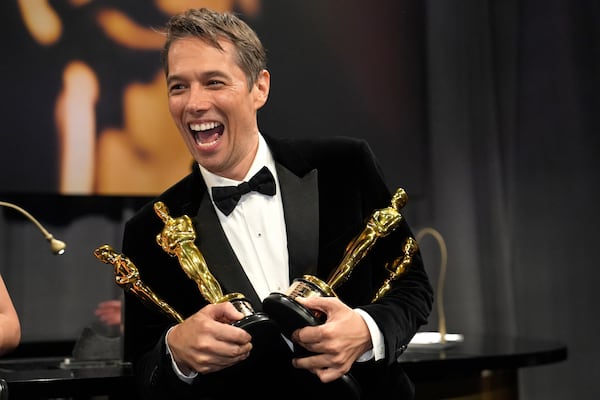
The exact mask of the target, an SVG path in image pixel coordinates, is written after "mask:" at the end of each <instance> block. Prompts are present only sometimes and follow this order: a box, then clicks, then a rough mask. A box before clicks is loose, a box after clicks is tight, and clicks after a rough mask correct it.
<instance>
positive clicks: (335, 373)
mask: <svg viewBox="0 0 600 400" xmlns="http://www.w3.org/2000/svg"><path fill="white" fill-rule="evenodd" d="M292 365H293V366H294V367H295V368H301V369H306V370H308V371H310V372H311V373H313V374H315V375H317V376H318V377H319V379H320V380H321V382H323V383H327V382H332V381H334V380H336V379H338V378H340V377H342V375H344V374H346V373H347V372H348V371H349V370H350V368H349V366H347V365H346V364H344V363H342V362H338V361H337V360H336V358H335V357H332V356H331V355H327V354H318V355H315V356H310V357H302V358H295V359H293V360H292Z"/></svg>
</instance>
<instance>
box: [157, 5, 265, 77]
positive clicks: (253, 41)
mask: <svg viewBox="0 0 600 400" xmlns="http://www.w3.org/2000/svg"><path fill="white" fill-rule="evenodd" d="M165 34H166V41H165V45H164V47H163V50H162V53H161V61H162V66H163V69H164V71H165V74H166V75H168V73H169V66H168V55H169V49H170V47H171V45H172V44H173V42H175V41H176V40H178V39H182V38H185V37H195V38H199V39H201V40H204V41H205V42H206V43H208V44H210V45H211V46H214V47H215V48H217V49H219V50H223V47H221V45H220V44H219V40H222V39H225V40H228V41H230V42H231V43H232V44H233V46H234V47H235V49H236V53H237V56H236V58H237V64H238V66H239V67H240V68H241V69H242V71H244V73H245V74H246V79H247V81H248V88H252V86H253V85H254V83H255V82H256V79H257V78H258V75H259V74H260V72H261V71H262V70H264V69H265V68H266V67H267V55H266V51H265V48H264V47H263V44H262V42H261V41H260V39H259V38H258V35H257V34H256V32H255V31H254V30H253V29H252V28H250V26H249V25H248V24H247V23H246V22H244V21H242V20H241V19H240V18H238V17H237V16H235V15H234V14H231V13H228V12H223V13H221V12H216V11H212V10H209V9H207V8H198V9H196V8H194V9H189V10H187V11H185V12H183V13H181V14H177V15H174V16H173V17H171V18H170V19H169V21H168V22H167V25H166V32H165Z"/></svg>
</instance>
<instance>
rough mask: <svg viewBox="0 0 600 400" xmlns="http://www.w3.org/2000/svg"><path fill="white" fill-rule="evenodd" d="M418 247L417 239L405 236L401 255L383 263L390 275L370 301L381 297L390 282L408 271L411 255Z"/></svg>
mask: <svg viewBox="0 0 600 400" xmlns="http://www.w3.org/2000/svg"><path fill="white" fill-rule="evenodd" d="M418 249H419V245H418V244H417V241H416V240H415V239H414V238H412V237H408V238H406V241H405V242H404V246H403V247H402V252H403V254H402V256H400V257H398V258H396V259H395V260H394V261H392V262H389V263H386V264H385V269H387V270H388V272H389V273H390V276H389V277H388V278H386V280H385V281H384V282H383V284H382V285H381V287H380V288H379V290H377V293H375V296H374V297H373V300H371V302H375V301H377V300H379V299H381V298H382V297H383V296H384V295H385V294H386V293H387V292H388V291H389V290H390V289H391V288H392V282H393V281H395V280H396V279H398V278H400V277H401V276H402V275H404V274H405V273H406V271H408V268H409V266H410V264H411V263H412V258H413V255H414V254H415V253H416V252H417V250H418Z"/></svg>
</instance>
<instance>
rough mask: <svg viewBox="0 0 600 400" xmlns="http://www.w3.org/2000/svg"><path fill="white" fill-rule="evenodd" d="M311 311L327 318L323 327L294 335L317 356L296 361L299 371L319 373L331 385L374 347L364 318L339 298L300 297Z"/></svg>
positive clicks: (300, 300)
mask: <svg viewBox="0 0 600 400" xmlns="http://www.w3.org/2000/svg"><path fill="white" fill-rule="evenodd" d="M296 300H297V301H298V302H299V303H301V304H302V305H304V306H305V307H307V308H309V309H311V310H318V311H321V312H322V313H324V314H326V315H327V320H326V321H325V323H324V324H322V325H317V326H307V327H304V328H301V329H297V330H295V331H294V332H293V333H292V340H293V341H294V342H295V343H296V344H298V345H300V346H302V347H304V348H305V349H307V350H309V351H310V352H312V353H316V354H315V355H311V356H308V357H302V358H295V359H294V361H293V363H294V367H296V368H304V369H307V370H309V371H310V372H312V373H313V374H316V375H317V376H318V377H319V379H320V380H321V381H322V382H325V383H327V382H331V381H334V380H336V379H338V378H340V377H341V376H342V375H344V374H345V373H347V372H348V371H349V370H350V368H351V367H352V364H353V363H354V361H356V360H357V359H358V358H359V357H360V356H361V355H362V354H363V353H365V352H366V351H368V350H370V349H371V348H372V347H373V346H372V343H371V335H370V333H369V328H368V327H367V324H366V323H365V321H364V320H363V318H362V317H361V316H360V315H359V314H358V313H356V312H355V311H353V310H352V309H351V308H349V307H348V306H347V305H345V304H344V303H342V302H341V301H340V300H339V299H338V298H336V297H311V298H307V299H304V298H297V299H296Z"/></svg>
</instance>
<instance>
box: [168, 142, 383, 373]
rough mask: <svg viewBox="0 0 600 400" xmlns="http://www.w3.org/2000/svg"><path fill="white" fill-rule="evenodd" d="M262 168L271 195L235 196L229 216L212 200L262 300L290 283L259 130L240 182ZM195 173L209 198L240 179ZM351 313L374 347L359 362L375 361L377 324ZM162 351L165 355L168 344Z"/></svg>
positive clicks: (379, 351) (281, 221)
mask: <svg viewBox="0 0 600 400" xmlns="http://www.w3.org/2000/svg"><path fill="white" fill-rule="evenodd" d="M263 166H266V167H267V168H268V169H269V171H271V173H272V174H273V177H274V178H275V185H276V193H275V195H274V196H268V195H265V194H262V193H258V192H249V193H247V194H245V195H243V196H242V197H241V198H240V200H239V202H238V204H237V206H236V207H235V208H234V210H233V211H232V212H231V214H229V215H225V214H223V213H222V212H221V211H220V210H219V209H218V208H217V207H216V206H215V205H214V202H213V207H214V208H215V211H216V213H217V216H218V218H219V222H220V223H221V226H222V227H223V230H224V231H225V235H226V236H227V239H228V240H229V243H230V244H231V247H232V248H233V251H234V252H235V255H236V256H237V258H238V260H239V261H240V263H241V265H242V268H243V269H244V272H245V273H246V275H247V276H248V279H249V280H250V282H251V283H252V286H253V287H254V289H255V290H256V293H257V294H258V297H259V298H260V299H261V300H264V298H265V297H267V296H268V295H269V294H271V293H272V292H285V291H286V290H287V288H288V287H289V286H290V282H289V263H288V250H287V235H286V226H285V218H284V214H283V202H282V201H281V190H280V187H279V179H278V177H277V170H276V169H275V160H274V159H273V156H272V155H271V152H270V150H269V148H268V146H267V143H266V142H265V140H264V138H263V136H262V135H260V134H259V143H258V150H257V153H256V157H255V158H254V162H253V163H252V166H251V167H250V170H249V171H248V174H247V175H246V177H244V181H248V180H249V179H250V178H252V177H253V176H254V174H256V173H257V172H258V171H259V170H260V169H261V168H262V167H263ZM200 172H201V174H202V177H203V178H204V181H205V182H206V186H207V189H208V193H209V196H210V197H211V200H212V190H211V189H212V187H213V186H237V185H239V184H240V183H242V181H235V180H232V179H228V178H224V177H222V176H218V175H215V174H213V173H212V172H210V171H208V170H206V169H205V168H204V167H202V166H200ZM209 269H210V266H209ZM356 312H358V313H359V314H360V315H361V316H362V317H363V319H364V320H365V322H366V324H367V326H368V327H369V331H370V333H371V340H372V342H373V350H371V351H368V352H366V353H365V354H363V355H362V356H361V357H360V358H359V359H358V361H367V360H369V359H372V358H373V357H375V360H379V359H381V358H383V356H384V355H385V348H384V345H383V336H382V333H381V331H380V330H379V328H378V327H377V324H376V323H375V321H374V320H373V319H372V318H371V316H370V315H369V314H367V313H366V312H364V311H362V310H356ZM167 337H168V333H167ZM284 339H286V341H287V342H288V344H289V345H290V346H293V344H292V343H291V342H290V341H289V340H288V339H287V338H284ZM167 351H168V352H169V354H170V349H169V346H168V345H167ZM171 359H172V357H171ZM172 364H173V368H174V370H175V372H176V373H177V375H178V376H179V378H180V379H181V380H183V381H185V382H188V383H191V382H192V381H193V379H194V378H195V376H196V375H197V374H196V373H192V374H190V375H184V374H183V373H182V372H181V371H180V370H179V368H178V367H177V365H176V363H175V362H174V360H172Z"/></svg>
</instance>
